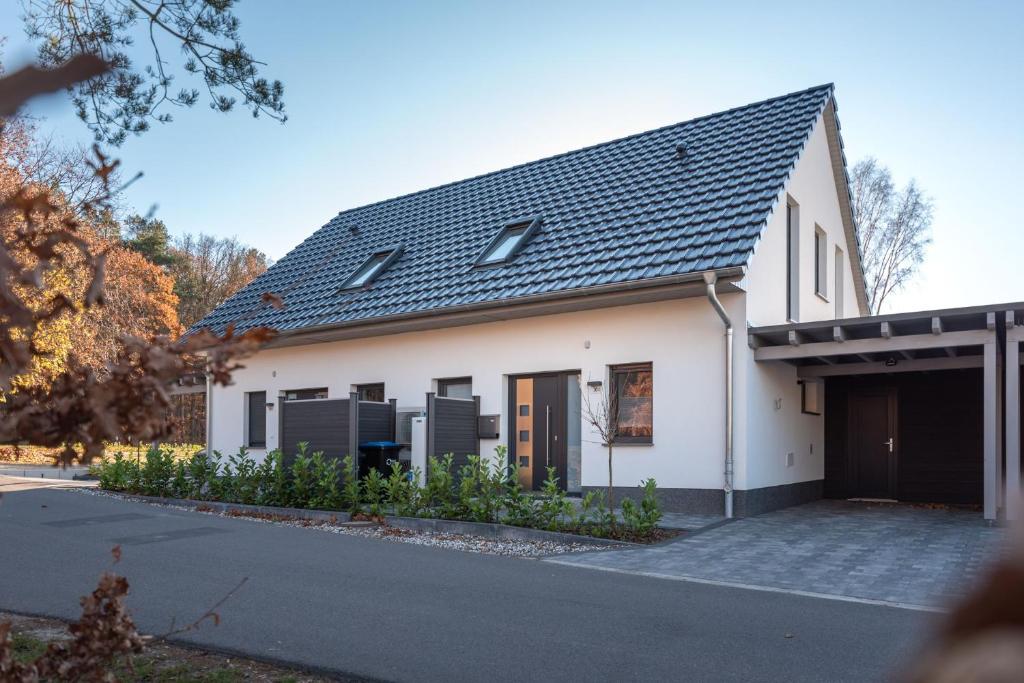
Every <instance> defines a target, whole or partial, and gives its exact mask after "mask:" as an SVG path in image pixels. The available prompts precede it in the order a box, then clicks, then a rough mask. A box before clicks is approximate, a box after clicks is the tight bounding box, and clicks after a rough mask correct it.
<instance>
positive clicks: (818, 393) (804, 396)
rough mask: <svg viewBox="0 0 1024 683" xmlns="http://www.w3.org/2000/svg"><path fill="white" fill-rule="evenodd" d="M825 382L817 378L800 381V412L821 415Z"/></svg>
mask: <svg viewBox="0 0 1024 683" xmlns="http://www.w3.org/2000/svg"><path fill="white" fill-rule="evenodd" d="M823 388H824V384H823V383H822V382H820V381H815V380H804V381H802V382H801V383H800V412H802V413H807V414H808V415H821V412H822V411H821V399H822V395H823V394H824V390H823Z"/></svg>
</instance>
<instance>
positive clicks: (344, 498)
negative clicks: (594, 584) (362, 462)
mask: <svg viewBox="0 0 1024 683" xmlns="http://www.w3.org/2000/svg"><path fill="white" fill-rule="evenodd" d="M341 468H342V470H344V473H345V483H344V485H343V486H342V489H341V502H342V505H343V506H344V507H345V509H346V510H348V511H349V512H350V513H351V514H353V515H358V514H359V513H360V512H362V509H363V508H362V501H363V492H362V488H361V487H360V485H359V464H358V463H357V462H356V459H355V458H354V457H353V456H352V455H346V456H345V457H344V458H342V460H341Z"/></svg>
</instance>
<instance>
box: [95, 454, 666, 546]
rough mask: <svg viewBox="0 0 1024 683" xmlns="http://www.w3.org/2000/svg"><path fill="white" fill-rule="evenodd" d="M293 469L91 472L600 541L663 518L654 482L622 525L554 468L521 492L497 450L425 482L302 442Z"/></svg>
mask: <svg viewBox="0 0 1024 683" xmlns="http://www.w3.org/2000/svg"><path fill="white" fill-rule="evenodd" d="M298 450H299V452H298V455H296V457H295V459H294V461H293V462H292V464H291V466H290V467H285V466H284V459H283V457H282V454H281V452H280V451H277V450H275V451H271V452H270V453H268V454H267V456H266V458H265V459H264V460H263V462H261V463H256V461H255V460H254V459H253V458H252V457H251V456H250V455H249V454H248V452H247V451H246V449H244V448H243V449H241V450H239V452H238V453H236V454H235V455H231V456H228V457H227V458H224V457H222V456H221V454H220V453H217V452H216V451H215V452H214V454H213V457H209V456H207V455H206V454H205V453H197V454H196V455H194V456H193V457H192V458H191V459H189V460H180V459H175V457H174V455H173V453H172V452H171V451H170V450H167V449H161V448H156V449H151V450H149V451H148V452H147V453H146V455H145V458H144V459H143V460H141V461H137V460H136V459H133V458H127V457H125V456H124V455H123V454H121V453H118V454H116V455H115V457H114V458H113V459H112V460H106V461H104V462H102V463H100V464H98V465H96V466H94V467H93V468H92V471H93V473H94V474H95V475H96V476H98V477H99V481H100V487H101V488H103V489H106V490H108V491H124V492H128V493H137V494H144V495H147V496H164V497H171V498H188V499H193V500H210V501H220V502H227V503H245V504H252V505H270V506H278V507H296V508H310V509H317V510H345V511H348V512H350V513H352V514H353V515H360V514H363V515H369V516H371V517H380V516H383V515H386V514H395V515H399V516H403V517H429V518H436V519H453V520H463V521H472V522H498V523H503V524H511V525H514V526H523V527H531V528H534V529H546V530H549V531H567V532H572V533H582V534H587V535H591V536H598V537H616V538H635V539H640V540H642V539H644V538H648V537H650V536H652V535H653V534H654V531H655V529H656V527H657V525H658V522H659V521H660V520H661V516H662V512H661V507H660V504H659V502H658V499H657V496H656V494H655V489H656V487H657V484H656V483H655V481H654V479H648V480H647V481H645V482H644V484H643V496H642V499H641V501H640V503H639V505H638V504H636V503H634V502H633V501H632V500H629V499H625V500H623V502H622V520H621V521H619V520H616V519H615V518H614V516H613V515H612V513H611V511H609V510H608V509H607V506H606V504H605V499H604V494H603V493H602V492H599V491H591V492H590V493H587V494H586V495H585V496H583V498H582V500H581V501H580V505H579V506H575V505H573V504H572V502H571V501H570V500H569V499H568V498H567V497H566V495H565V492H563V491H562V490H561V489H560V488H559V487H558V479H557V478H556V476H555V469H554V468H553V467H550V468H548V477H547V479H546V480H545V482H544V486H543V488H542V489H541V491H539V492H536V493H532V492H526V491H523V489H522V487H521V486H520V485H519V473H518V471H517V468H516V466H515V465H508V464H506V461H507V457H506V451H505V449H504V447H501V446H499V447H498V448H497V449H495V451H496V457H495V458H494V459H493V461H492V462H490V463H488V461H487V460H486V459H484V458H481V457H480V456H476V455H471V456H469V458H468V462H467V463H466V464H465V465H463V466H462V467H460V468H458V469H457V470H455V469H454V467H453V458H452V456H451V455H450V454H449V455H446V456H444V457H443V458H430V459H429V462H428V463H427V482H426V484H425V485H424V486H420V485H419V484H417V481H418V480H419V479H420V478H421V477H420V475H421V472H419V471H418V469H417V471H414V472H403V471H402V469H401V467H400V466H399V464H398V463H397V462H396V463H394V464H393V465H392V468H391V470H390V471H388V472H378V471H377V470H376V469H371V470H370V473H369V474H368V475H367V476H364V477H362V478H359V477H358V476H357V473H356V464H355V462H354V459H353V458H352V456H350V455H347V456H345V457H344V458H343V459H342V460H341V461H340V462H339V461H338V460H337V459H336V458H331V457H325V456H324V454H323V453H321V452H319V451H318V452H316V453H312V454H310V453H309V452H308V448H307V444H305V443H300V444H299V446H298Z"/></svg>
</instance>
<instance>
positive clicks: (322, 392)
mask: <svg viewBox="0 0 1024 683" xmlns="http://www.w3.org/2000/svg"><path fill="white" fill-rule="evenodd" d="M314 398H327V387H321V388H319V389H288V390H287V391H285V392H284V400H286V401H308V400H310V399H314Z"/></svg>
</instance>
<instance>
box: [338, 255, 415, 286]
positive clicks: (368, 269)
mask: <svg viewBox="0 0 1024 683" xmlns="http://www.w3.org/2000/svg"><path fill="white" fill-rule="evenodd" d="M401 251H402V250H401V248H400V247H399V248H395V249H389V250H387V251H381V252H378V253H376V254H374V255H373V256H371V257H370V258H368V259H366V260H365V261H363V264H362V265H361V266H359V268H358V269H357V270H356V272H355V273H353V274H352V276H351V277H350V278H349V279H348V280H347V281H346V282H345V284H344V285H343V286H342V289H355V288H357V287H365V286H367V285H369V284H370V283H371V282H373V281H374V280H375V279H377V277H378V276H379V275H380V274H381V273H382V272H384V269H385V268H387V267H388V266H390V265H391V264H392V263H393V262H394V261H395V259H397V258H398V256H399V255H400V254H401Z"/></svg>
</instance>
